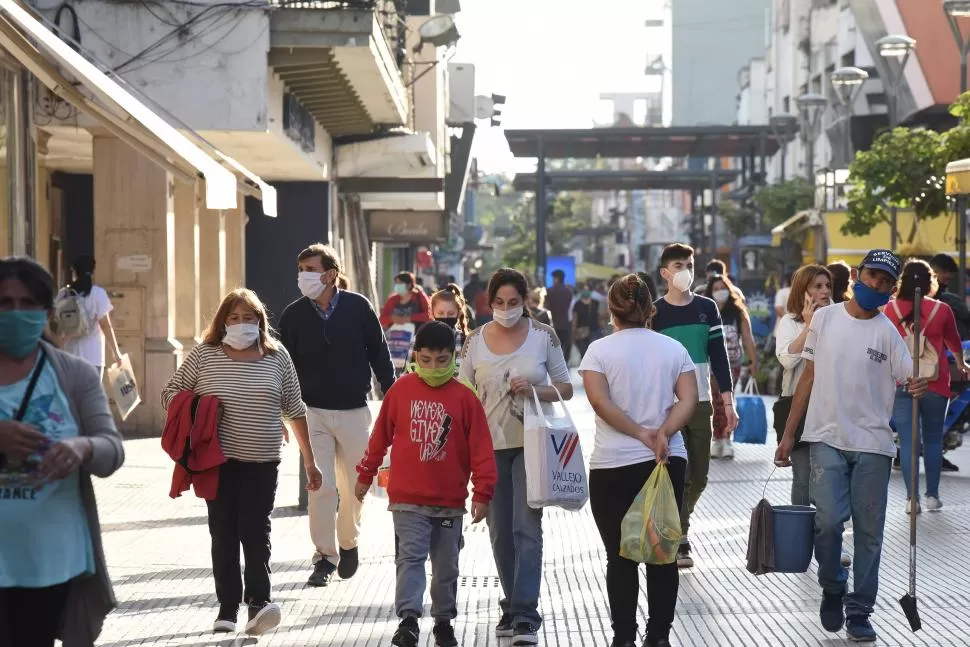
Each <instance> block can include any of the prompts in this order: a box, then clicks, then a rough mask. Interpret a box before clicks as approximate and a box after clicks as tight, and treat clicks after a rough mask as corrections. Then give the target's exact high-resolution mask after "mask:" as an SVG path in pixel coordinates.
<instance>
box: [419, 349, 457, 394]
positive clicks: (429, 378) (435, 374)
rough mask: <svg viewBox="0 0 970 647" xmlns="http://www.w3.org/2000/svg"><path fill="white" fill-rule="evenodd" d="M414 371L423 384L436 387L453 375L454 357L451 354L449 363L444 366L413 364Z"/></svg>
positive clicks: (445, 382)
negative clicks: (427, 366)
mask: <svg viewBox="0 0 970 647" xmlns="http://www.w3.org/2000/svg"><path fill="white" fill-rule="evenodd" d="M414 372H415V373H417V374H418V377H420V378H421V379H422V380H424V381H425V384H427V385H428V386H430V387H431V388H435V389H436V388H438V387H439V386H441V385H443V384H447V383H448V381H449V380H450V379H451V378H453V377H454V376H455V357H454V355H452V357H451V363H450V364H449V365H448V366H445V367H444V368H421V367H420V366H415V369H414Z"/></svg>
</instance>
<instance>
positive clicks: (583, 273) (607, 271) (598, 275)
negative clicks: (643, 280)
mask: <svg viewBox="0 0 970 647" xmlns="http://www.w3.org/2000/svg"><path fill="white" fill-rule="evenodd" d="M628 272H629V270H625V269H616V268H615V267H609V266H607V265H597V264H596V263H580V264H579V265H577V266H576V278H577V279H600V280H603V281H606V280H609V279H610V278H611V277H613V276H616V275H617V274H626V273H628Z"/></svg>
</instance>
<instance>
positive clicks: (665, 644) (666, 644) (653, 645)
mask: <svg viewBox="0 0 970 647" xmlns="http://www.w3.org/2000/svg"><path fill="white" fill-rule="evenodd" d="M643 645H644V647H670V641H669V640H667V639H666V638H657V639H656V640H650V639H649V638H648V639H647V642H645V643H643Z"/></svg>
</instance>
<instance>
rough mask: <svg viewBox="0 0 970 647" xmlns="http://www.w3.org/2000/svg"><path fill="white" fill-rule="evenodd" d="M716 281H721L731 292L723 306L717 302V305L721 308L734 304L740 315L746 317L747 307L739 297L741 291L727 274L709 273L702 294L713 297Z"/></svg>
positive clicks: (709, 297)
mask: <svg viewBox="0 0 970 647" xmlns="http://www.w3.org/2000/svg"><path fill="white" fill-rule="evenodd" d="M712 262H713V261H712ZM718 281H720V282H721V283H723V284H724V287H725V288H726V289H727V291H728V292H730V293H731V296H730V297H728V300H727V303H725V304H724V305H723V306H721V305H720V304H718V307H719V308H720V309H722V310H723V309H724V308H726V307H728V306H734V307H735V308H737V310H738V312H740V313H741V316H742V317H744V318H745V319H747V318H748V307H747V306H746V305H744V299H742V298H741V291H740V290H738V288H737V287H735V285H734V282H733V281H731V279H730V278H729V277H728V275H727V274H711V275H710V276H708V277H707V285H706V286H704V296H705V297H707V298H708V299H714V284H715V283H717V282H718Z"/></svg>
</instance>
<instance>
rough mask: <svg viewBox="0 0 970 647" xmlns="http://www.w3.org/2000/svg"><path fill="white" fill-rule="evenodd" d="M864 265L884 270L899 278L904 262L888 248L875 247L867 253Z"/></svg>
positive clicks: (894, 277) (872, 268) (896, 278)
mask: <svg viewBox="0 0 970 647" xmlns="http://www.w3.org/2000/svg"><path fill="white" fill-rule="evenodd" d="M862 267H866V268H869V269H870V270H882V271H883V272H886V273H887V274H889V275H890V276H891V277H893V280H898V279H899V274H900V271H901V270H902V262H901V261H900V260H899V257H898V256H896V255H895V254H894V253H892V252H891V251H889V250H888V249H874V250H872V251H871V252H869V253H868V254H866V257H865V259H864V260H863V261H862Z"/></svg>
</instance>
